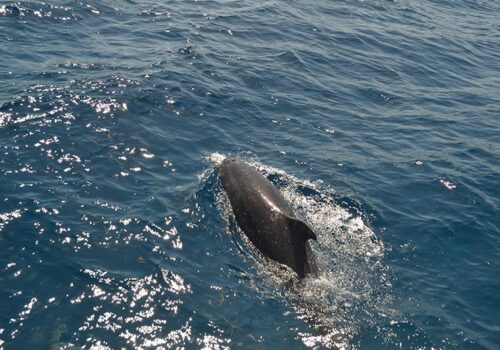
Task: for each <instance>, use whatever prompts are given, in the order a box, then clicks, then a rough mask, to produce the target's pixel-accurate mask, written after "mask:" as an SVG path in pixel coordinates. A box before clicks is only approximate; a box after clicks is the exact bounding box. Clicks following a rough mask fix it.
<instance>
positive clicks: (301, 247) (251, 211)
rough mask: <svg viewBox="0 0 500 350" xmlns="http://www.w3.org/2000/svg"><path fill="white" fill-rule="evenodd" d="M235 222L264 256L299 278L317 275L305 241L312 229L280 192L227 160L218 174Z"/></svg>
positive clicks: (253, 171)
mask: <svg viewBox="0 0 500 350" xmlns="http://www.w3.org/2000/svg"><path fill="white" fill-rule="evenodd" d="M219 176H220V178H221V180H222V184H223V186H224V189H225V191H226V193H227V195H228V197H229V200H230V202H231V207H232V209H233V212H234V215H235V217H236V222H237V223H238V225H239V226H240V228H241V229H242V230H243V232H244V233H245V234H246V235H247V237H248V238H249V239H250V241H251V242H252V243H253V244H254V245H255V246H256V247H257V248H258V249H259V250H260V251H261V252H262V253H263V254H264V255H265V256H267V257H269V258H271V259H273V260H275V261H277V262H279V263H281V264H284V265H287V266H289V267H290V268H292V269H293V270H294V271H295V272H296V273H297V274H298V275H299V276H300V277H301V278H304V277H306V276H307V275H310V274H312V275H317V273H318V270H317V265H316V262H315V259H314V256H313V254H312V250H311V247H310V245H309V242H308V240H309V239H313V240H316V239H317V238H316V234H315V233H314V232H313V231H312V230H311V228H310V227H309V226H308V225H307V224H306V223H304V222H303V221H301V220H299V219H298V218H297V217H296V216H295V213H294V212H293V210H292V208H291V207H290V206H289V205H288V203H287V202H286V201H285V199H284V198H283V197H282V195H281V194H280V192H279V191H278V190H277V189H276V188H275V187H274V186H273V185H272V184H271V183H270V182H269V181H268V180H267V179H266V178H265V177H264V176H263V175H262V174H261V173H259V172H258V171H257V170H256V169H254V168H253V167H251V166H250V165H249V164H247V163H245V162H243V161H241V160H238V159H234V158H226V159H225V160H224V161H223V162H222V166H221V168H220V171H219Z"/></svg>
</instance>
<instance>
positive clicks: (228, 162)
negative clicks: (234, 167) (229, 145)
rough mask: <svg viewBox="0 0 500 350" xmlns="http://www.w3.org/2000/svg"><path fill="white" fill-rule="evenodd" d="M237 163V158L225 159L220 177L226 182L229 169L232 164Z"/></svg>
mask: <svg viewBox="0 0 500 350" xmlns="http://www.w3.org/2000/svg"><path fill="white" fill-rule="evenodd" d="M235 161H236V158H225V159H224V160H223V161H222V165H221V167H220V169H219V177H220V178H221V179H222V181H224V178H225V177H226V175H227V173H228V168H229V167H230V166H231V164H232V163H234V162H235Z"/></svg>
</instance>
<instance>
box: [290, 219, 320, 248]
mask: <svg viewBox="0 0 500 350" xmlns="http://www.w3.org/2000/svg"><path fill="white" fill-rule="evenodd" d="M286 218H287V221H288V227H289V228H290V230H291V231H292V232H293V234H294V235H297V236H298V237H300V238H302V240H303V241H304V242H305V241H307V240H308V239H314V240H315V241H316V240H317V237H316V234H315V233H314V231H313V230H311V228H310V227H309V225H307V224H306V223H305V222H304V221H302V220H299V219H297V218H293V217H291V216H286Z"/></svg>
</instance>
